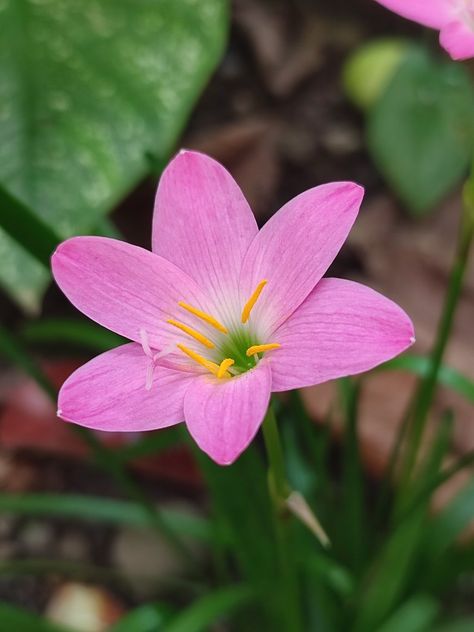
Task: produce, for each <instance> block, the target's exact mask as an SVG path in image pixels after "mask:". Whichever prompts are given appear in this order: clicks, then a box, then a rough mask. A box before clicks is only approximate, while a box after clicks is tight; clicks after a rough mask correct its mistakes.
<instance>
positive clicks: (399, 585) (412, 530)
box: [354, 506, 426, 632]
mask: <svg viewBox="0 0 474 632" xmlns="http://www.w3.org/2000/svg"><path fill="white" fill-rule="evenodd" d="M425 524H426V509H425V507H424V506H422V507H420V508H418V509H417V511H415V512H413V513H412V514H411V515H410V518H409V519H407V520H405V521H404V522H402V523H401V525H400V526H399V527H398V528H397V529H396V530H395V531H393V532H392V533H391V534H390V535H389V537H388V538H386V540H385V542H384V543H383V546H382V549H381V551H380V553H379V555H378V556H377V558H376V559H375V561H374V564H373V567H372V568H371V569H369V573H368V577H367V583H366V585H365V586H364V590H363V592H362V594H361V595H360V596H359V598H358V599H357V611H356V619H355V625H354V632H366V631H367V630H373V629H376V628H377V626H379V625H380V624H382V623H383V621H384V620H385V619H386V618H387V617H388V616H389V615H390V613H391V612H392V611H393V609H394V608H395V607H396V606H397V605H398V604H399V601H400V599H401V596H402V595H403V592H404V591H405V590H406V588H407V586H408V584H409V582H410V579H411V577H412V573H413V571H414V570H415V569H416V561H417V558H418V556H419V551H420V541H421V540H422V538H423V536H424V533H425Z"/></svg>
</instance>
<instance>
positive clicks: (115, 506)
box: [0, 493, 211, 541]
mask: <svg viewBox="0 0 474 632" xmlns="http://www.w3.org/2000/svg"><path fill="white" fill-rule="evenodd" d="M0 511H1V512H11V513H14V514H19V515H25V516H58V517H70V518H77V519H78V520H81V521H82V520H90V521H94V522H95V521H97V522H106V523H109V524H119V525H130V526H136V527H149V526H150V517H149V515H148V513H147V512H146V511H145V510H144V509H143V507H142V506H141V505H137V504H136V503H133V502H129V501H125V500H113V499H111V498H98V497H94V496H80V495H77V494H67V495H62V494H39V493H38V494H0ZM161 516H162V519H163V521H164V522H165V523H166V524H167V526H168V527H169V528H170V529H172V530H173V531H175V532H176V533H179V534H181V535H184V536H190V537H193V538H197V539H199V540H204V541H209V540H210V537H211V530H210V526H209V523H208V522H207V521H206V520H205V519H204V518H199V517H197V516H193V515H190V514H185V513H183V512H179V511H172V510H169V509H163V510H161Z"/></svg>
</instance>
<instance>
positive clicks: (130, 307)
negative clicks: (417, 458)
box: [52, 151, 414, 465]
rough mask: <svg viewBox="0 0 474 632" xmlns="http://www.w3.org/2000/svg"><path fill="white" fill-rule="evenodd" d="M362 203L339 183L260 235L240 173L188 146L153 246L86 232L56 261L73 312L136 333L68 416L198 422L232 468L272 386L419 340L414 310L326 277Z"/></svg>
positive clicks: (75, 378) (358, 193) (101, 366)
mask: <svg viewBox="0 0 474 632" xmlns="http://www.w3.org/2000/svg"><path fill="white" fill-rule="evenodd" d="M362 197H363V189H362V188H361V187H360V186H358V185H356V184H353V183H350V182H337V183H332V184H325V185H322V186H319V187H316V188H314V189H310V190H309V191H306V192H304V193H302V194H301V195H298V196H297V197H296V198H294V199H293V200H291V201H290V202H288V203H287V204H285V206H284V207H283V208H282V209H281V210H280V211H279V212H278V213H277V214H276V215H275V216H274V217H272V218H271V219H270V220H269V221H268V223H267V224H266V225H265V226H264V227H263V228H262V230H260V231H259V230H258V228H257V224H256V222H255V219H254V216H253V214H252V211H251V210H250V207H249V205H248V203H247V201H246V200H245V198H244V196H243V194H242V192H241V190H240V189H239V187H238V186H237V184H236V182H235V181H234V180H233V179H232V177H231V176H230V174H229V173H228V172H227V171H226V170H225V169H224V168H223V167H222V166H221V165H220V164H219V163H217V162H215V161H214V160H212V159H211V158H208V157H207V156H204V155H202V154H199V153H195V152H190V151H182V152H180V154H179V155H178V156H177V157H176V158H175V159H174V160H173V161H172V162H171V163H170V164H169V166H168V167H167V168H166V170H165V171H164V173H163V176H162V178H161V181H160V184H159V187H158V192H157V196H156V205H155V214H154V222H153V252H149V251H148V250H144V249H142V248H138V247H136V246H131V245H129V244H127V243H124V242H121V241H117V240H114V239H107V238H104V237H74V238H72V239H69V240H67V241H65V242H64V243H62V244H61V245H60V246H59V247H58V249H57V251H56V252H55V254H54V255H53V261H52V266H53V273H54V277H55V279H56V281H57V283H58V285H59V286H60V288H61V289H62V291H63V292H64V293H65V294H66V296H67V297H68V298H69V300H70V301H71V302H72V303H73V305H75V306H76V307H77V308H78V309H79V310H81V311H82V312H84V314H86V315H87V316H89V318H92V319H93V320H95V321H96V322H98V323H100V324H101V325H103V326H105V327H108V328H109V329H111V330H113V331H115V332H117V333H119V334H121V335H123V336H126V337H127V338H129V339H130V340H131V341H132V342H131V343H129V344H125V345H123V346H121V347H118V348H117V349H114V350H112V351H108V352H107V353H104V354H102V355H100V356H98V357H97V358H95V359H93V360H92V361H90V362H89V363H88V364H86V365H84V366H83V367H81V368H80V369H78V370H77V371H76V372H75V373H73V375H71V376H70V377H69V379H68V380H67V381H66V382H65V384H64V385H63V387H62V389H61V392H60V394H59V410H58V415H59V416H60V417H62V418H63V419H65V420H67V421H72V422H74V423H78V424H80V425H82V426H86V427H89V428H94V429H97V430H110V431H126V432H133V431H139V430H153V429H156V428H165V427H167V426H171V425H173V424H176V423H179V422H181V421H183V420H185V421H186V424H187V427H188V429H189V432H190V433H191V435H192V436H193V437H194V439H195V441H196V442H197V443H198V445H199V446H200V448H201V449H202V450H204V451H205V452H207V454H209V455H210V456H211V457H212V458H213V459H214V460H215V461H217V462H218V463H220V464H222V465H224V464H229V463H232V462H233V461H234V460H235V459H236V458H237V457H238V456H239V455H240V453H241V452H242V451H243V450H244V449H245V448H246V447H247V446H248V444H249V443H250V442H251V441H252V439H253V437H254V436H255V434H256V432H257V430H258V428H259V426H260V424H261V422H262V420H263V418H264V416H265V413H266V411H267V407H268V404H269V399H270V393H271V392H272V391H285V390H288V389H294V388H301V387H303V386H309V385H311V384H318V383H320V382H325V381H327V380H331V379H333V378H337V377H341V376H344V375H349V374H355V373H359V372H361V371H366V370H368V369H370V368H372V367H374V366H375V365H377V364H379V363H380V362H384V361H385V360H388V359H389V358H392V357H393V356H395V355H397V354H399V353H400V352H401V351H403V350H404V349H406V348H407V347H408V346H409V345H410V344H411V343H412V342H413V340H414V339H413V326H412V323H411V321H410V319H409V318H408V316H407V315H406V314H405V313H404V312H403V311H402V310H401V309H400V307H398V306H397V305H396V304H395V303H393V302H392V301H390V300H388V299H386V298H384V297H383V296H381V295H380V294H378V293H377V292H375V291H373V290H371V289H369V288H367V287H365V286H363V285H360V284H358V283H354V282H351V281H343V280H341V279H329V278H326V279H322V278H321V277H322V276H323V274H324V273H325V272H326V270H327V269H328V266H329V265H330V264H331V262H332V261H333V259H334V257H335V256H336V255H337V253H338V251H339V249H340V248H341V246H342V244H343V243H344V241H345V239H346V237H347V234H348V232H349V230H350V228H351V226H352V224H353V222H354V220H355V218H356V215H357V212H358V209H359V206H360V204H361V201H362Z"/></svg>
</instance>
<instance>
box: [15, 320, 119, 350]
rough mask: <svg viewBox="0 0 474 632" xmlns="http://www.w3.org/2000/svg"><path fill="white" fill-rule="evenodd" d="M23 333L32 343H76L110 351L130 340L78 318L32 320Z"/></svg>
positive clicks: (85, 346)
mask: <svg viewBox="0 0 474 632" xmlns="http://www.w3.org/2000/svg"><path fill="white" fill-rule="evenodd" d="M21 335H22V338H23V340H25V341H26V342H30V343H39V344H47V345H51V344H58V343H59V344H63V345H64V344H67V345H76V346H79V347H80V348H81V349H84V348H86V349H91V350H92V351H108V350H109V349H113V348H114V347H118V346H119V345H121V344H124V343H125V342H128V341H127V340H126V339H125V338H122V336H119V335H118V334H115V333H113V332H112V331H109V330H108V329H104V328H103V327H101V326H100V325H96V324H95V323H93V322H90V321H86V320H79V319H77V318H74V319H72V318H71V319H66V318H48V319H43V320H38V321H32V322H30V323H28V324H26V325H25V326H24V327H23V329H22V332H21Z"/></svg>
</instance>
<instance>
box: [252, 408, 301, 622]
mask: <svg viewBox="0 0 474 632" xmlns="http://www.w3.org/2000/svg"><path fill="white" fill-rule="evenodd" d="M262 432H263V438H264V442H265V448H266V452H267V457H268V487H269V493H270V497H271V499H272V503H273V509H274V525H275V536H276V541H277V547H278V558H279V559H278V561H279V566H280V574H281V591H282V592H281V596H280V599H279V603H278V604H277V607H279V608H281V609H282V610H281V620H282V621H284V625H285V629H286V630H287V631H288V632H300V631H301V630H302V629H303V628H302V621H301V602H300V594H299V587H298V577H297V571H296V568H295V560H294V556H293V549H292V546H291V538H290V532H289V527H290V523H289V518H290V516H289V514H288V511H287V509H286V507H285V501H286V500H287V498H288V496H289V494H290V491H291V488H290V486H289V484H288V481H287V478H286V469H285V459H284V455H283V449H282V445H281V439H280V433H279V431H278V426H277V422H276V418H275V413H274V412H273V408H272V407H271V406H270V407H269V408H268V411H267V414H266V416H265V419H264V421H263V425H262Z"/></svg>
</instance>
